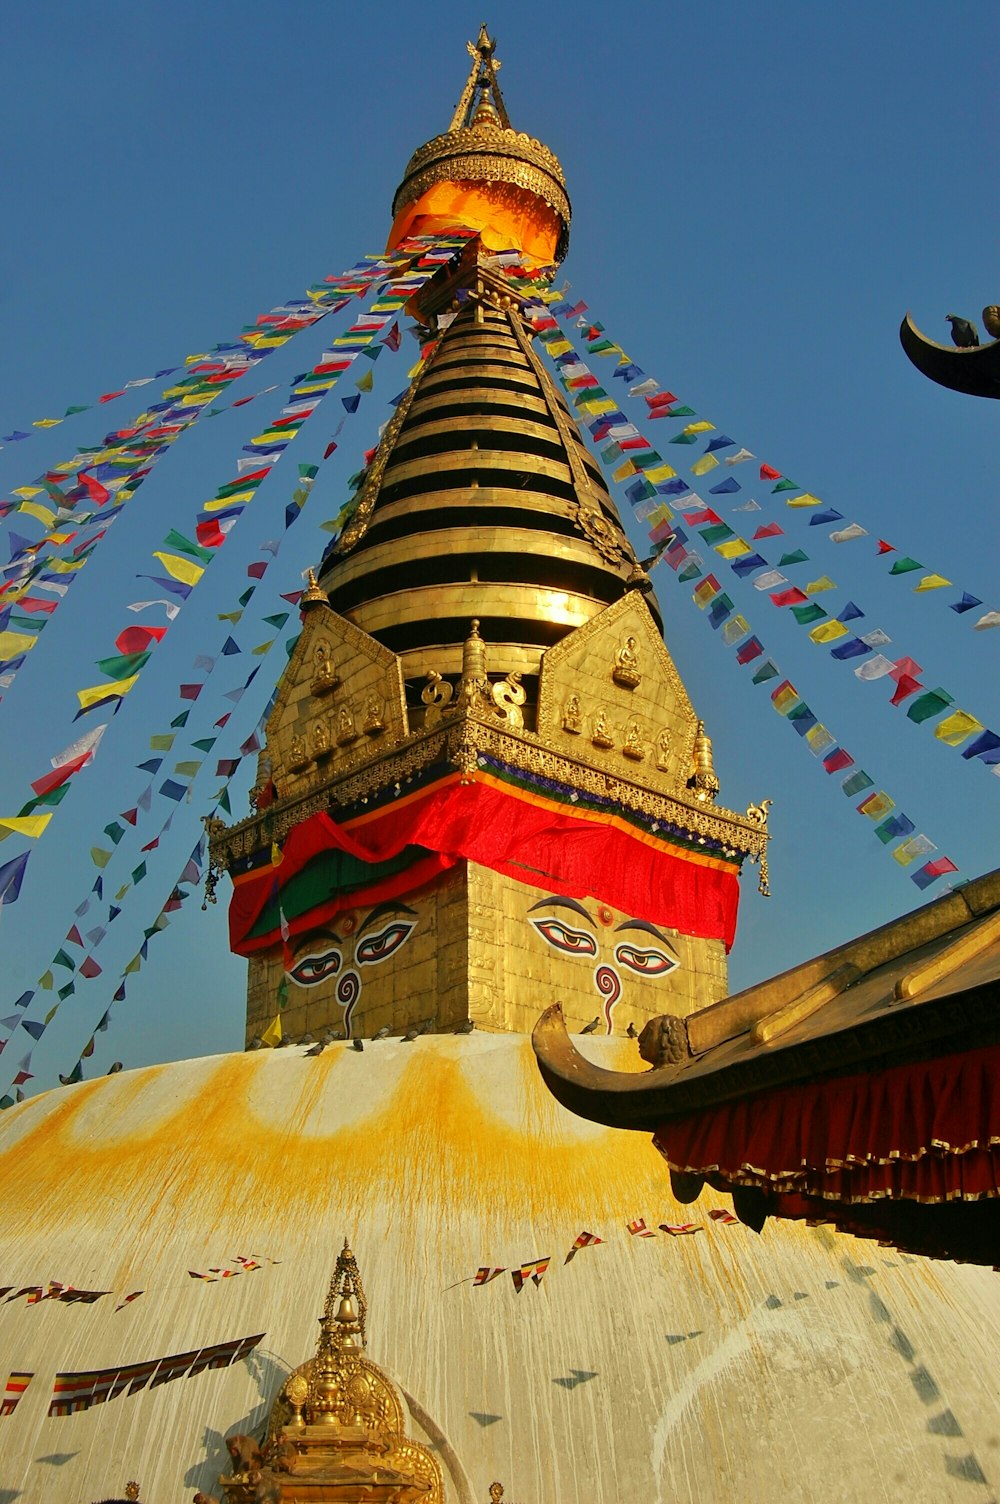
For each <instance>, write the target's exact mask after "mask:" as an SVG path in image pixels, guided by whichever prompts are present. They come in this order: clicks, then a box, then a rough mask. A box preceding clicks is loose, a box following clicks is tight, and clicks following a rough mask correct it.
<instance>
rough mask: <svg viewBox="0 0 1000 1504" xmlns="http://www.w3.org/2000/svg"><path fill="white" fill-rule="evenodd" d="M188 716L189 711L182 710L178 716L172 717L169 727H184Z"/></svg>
mask: <svg viewBox="0 0 1000 1504" xmlns="http://www.w3.org/2000/svg"><path fill="white" fill-rule="evenodd" d="M190 714H191V712H190V710H182V711H181V713H180V715H175V716H174V718H173V720H172V721H171V722H170V724H171V726H186V725H187V719H188V716H189V715H190Z"/></svg>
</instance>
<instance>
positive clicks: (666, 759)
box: [656, 731, 673, 773]
mask: <svg viewBox="0 0 1000 1504" xmlns="http://www.w3.org/2000/svg"><path fill="white" fill-rule="evenodd" d="M672 745H673V739H672V737H671V735H670V732H669V731H661V732H660V734H659V736H658V737H657V738H656V766H657V767H658V768H659V769H660V772H661V773H665V772H666V771H667V769H668V767H669V766H670V750H671V747H672Z"/></svg>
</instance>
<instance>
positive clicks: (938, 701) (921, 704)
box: [906, 689, 955, 726]
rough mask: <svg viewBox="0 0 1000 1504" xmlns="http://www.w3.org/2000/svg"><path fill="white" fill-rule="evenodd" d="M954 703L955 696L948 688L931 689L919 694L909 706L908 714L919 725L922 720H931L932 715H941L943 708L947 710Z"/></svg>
mask: <svg viewBox="0 0 1000 1504" xmlns="http://www.w3.org/2000/svg"><path fill="white" fill-rule="evenodd" d="M954 703H955V701H954V697H953V696H952V695H950V694H949V693H948V691H947V690H946V689H929V690H928V691H927V692H926V694H922V695H918V696H917V698H916V699H915V700H914V701H913V702H912V703H911V704H910V706H909V707H908V709H907V712H906V714H907V716H908V717H909V719H910V720H911V721H916V723H917V725H918V726H919V724H920V722H921V721H928V720H930V718H931V716H932V715H940V714H941V712H942V710H947V708H948V706H949V705H953V704H954Z"/></svg>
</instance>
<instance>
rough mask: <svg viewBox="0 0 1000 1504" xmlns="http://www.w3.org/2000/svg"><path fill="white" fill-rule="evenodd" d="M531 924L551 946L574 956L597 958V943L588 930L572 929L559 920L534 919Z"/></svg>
mask: <svg viewBox="0 0 1000 1504" xmlns="http://www.w3.org/2000/svg"><path fill="white" fill-rule="evenodd" d="M531 923H532V924H533V925H534V927H535V929H536V930H537V931H538V933H539V934H540V935H541V937H542V939H543V940H545V941H547V942H548V944H549V945H553V946H555V948H556V950H565V951H569V953H570V954H571V955H574V956H596V955H597V941H596V940H595V939H594V937H593V935H588V934H587V931H586V930H573V929H570V927H569V925H568V924H563V923H562V921H561V920H559V919H533V920H532V921H531Z"/></svg>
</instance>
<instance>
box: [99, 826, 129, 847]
mask: <svg viewBox="0 0 1000 1504" xmlns="http://www.w3.org/2000/svg"><path fill="white" fill-rule="evenodd" d="M104 834H105V835H106V836H107V837H108V839H109V840H110V841H111V842H112V844H113V845H115V846H117V845H118V842H119V841H120V840H121V838H122V836H123V835H124V834H125V827H124V825H119V824H118V821H117V820H112V822H111V824H110V825H105V827H104Z"/></svg>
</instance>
